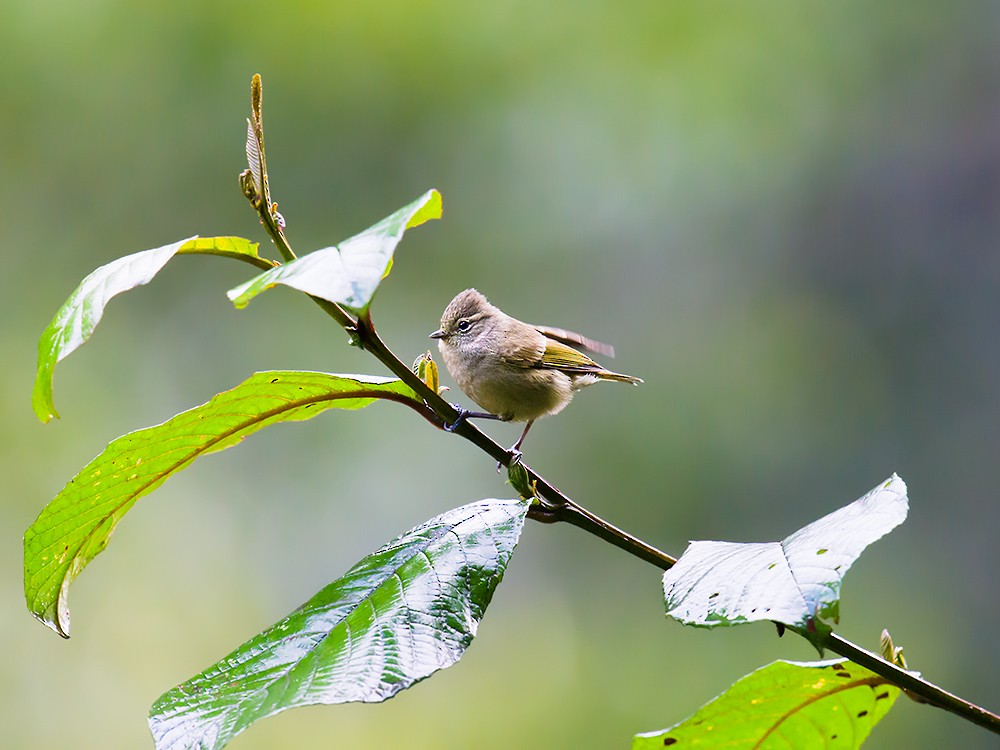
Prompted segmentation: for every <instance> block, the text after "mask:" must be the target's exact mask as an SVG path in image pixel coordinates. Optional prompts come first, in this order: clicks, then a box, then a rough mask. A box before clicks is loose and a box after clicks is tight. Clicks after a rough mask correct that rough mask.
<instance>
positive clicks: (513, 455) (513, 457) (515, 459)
mask: <svg viewBox="0 0 1000 750" xmlns="http://www.w3.org/2000/svg"><path fill="white" fill-rule="evenodd" d="M507 455H509V456H510V458H509V459H507V467H508V468H510V467H511V466H513V465H514V464H519V463H521V459H522V458H523V457H524V454H523V453H521V451H519V450H518V449H517V448H511V449H510V450H509V451H507ZM501 469H503V461H497V474H499V473H500V470H501Z"/></svg>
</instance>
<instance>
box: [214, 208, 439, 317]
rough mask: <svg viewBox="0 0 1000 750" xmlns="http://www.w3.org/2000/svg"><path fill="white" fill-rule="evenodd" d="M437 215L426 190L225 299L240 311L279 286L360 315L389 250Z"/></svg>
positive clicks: (386, 267)
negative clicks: (357, 230) (375, 220)
mask: <svg viewBox="0 0 1000 750" xmlns="http://www.w3.org/2000/svg"><path fill="white" fill-rule="evenodd" d="M440 216H441V194H440V193H438V191H437V190H429V191H427V192H426V193H424V195H422V196H421V197H420V198H418V199H417V200H415V201H413V203H410V204H409V205H408V206H404V207H403V208H401V209H399V210H398V211H396V212H395V213H394V214H392V215H391V216H388V217H386V218H385V219H383V220H382V221H380V222H378V223H377V224H375V225H374V226H371V227H369V228H368V229H366V230H365V231H363V232H361V233H360V234H357V235H355V236H354V237H351V238H350V239H347V240H344V241H343V242H341V243H340V245H336V246H334V247H328V248H324V249H323V250H317V251H316V252H313V253H309V254H308V255H303V256H302V257H300V258H297V259H296V260H293V261H291V262H289V263H286V264H285V265H283V266H279V267H277V268H274V269H272V270H270V271H265V272H264V273H262V274H260V275H259V276H257V277H255V278H253V279H251V280H250V281H248V282H247V283H245V284H242V285H241V286H238V287H236V288H235V289H231V290H230V291H229V299H231V300H232V301H233V304H234V305H236V307H238V308H243V307H246V305H247V304H248V303H249V302H250V300H252V299H253V298H254V297H256V296H257V295H258V294H260V293H261V292H263V291H265V290H267V289H270V288H272V287H273V286H275V285H276V284H283V285H285V286H289V287H291V288H292V289H297V290H299V291H300V292H305V293H306V294H311V295H312V296H314V297H320V298H321V299H325V300H327V301H328V302H334V303H336V304H338V305H342V306H343V307H345V308H347V309H349V310H352V311H354V312H356V313H362V312H364V311H365V310H366V309H367V308H368V305H369V304H370V303H371V300H372V297H373V296H374V294H375V291H376V290H377V289H378V286H379V283H381V281H382V279H383V278H385V277H386V276H387V275H388V274H389V271H390V269H391V268H392V254H393V251H394V250H395V249H396V245H398V244H399V241H400V240H401V239H402V238H403V233H404V232H405V231H406V230H407V229H410V228H411V227H416V226H419V225H420V224H423V223H424V222H425V221H428V220H430V219H437V218H440Z"/></svg>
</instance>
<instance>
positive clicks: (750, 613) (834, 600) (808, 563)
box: [663, 474, 907, 643]
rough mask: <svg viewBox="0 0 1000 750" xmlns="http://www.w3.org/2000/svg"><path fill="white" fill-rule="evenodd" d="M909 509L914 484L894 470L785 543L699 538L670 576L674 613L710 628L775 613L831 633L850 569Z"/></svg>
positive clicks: (812, 630) (809, 631) (803, 628)
mask: <svg viewBox="0 0 1000 750" xmlns="http://www.w3.org/2000/svg"><path fill="white" fill-rule="evenodd" d="M906 511H907V502H906V485H905V484H904V483H903V480H902V479H900V478H899V477H897V476H896V475H895V474H893V475H892V477H891V478H890V479H889V480H888V481H886V482H885V483H884V484H882V485H879V486H878V487H876V488H875V489H873V490H872V491H871V492H869V493H868V494H867V495H865V496H864V497H862V498H860V499H859V500H856V501H854V502H853V503H851V504H850V505H847V506H845V507H843V508H841V509H840V510H838V511H835V512H833V513H831V514H830V515H828V516H825V517H823V518H821V519H819V520H818V521H814V522H813V523H811V524H809V525H808V526H805V527H803V528H802V529H800V530H799V531H797V532H795V533H794V534H792V535H791V536H789V537H788V538H787V539H785V540H784V541H783V542H768V543H763V544H737V543H732V542H692V543H691V545H690V546H689V547H688V548H687V550H686V551H685V552H684V554H683V555H682V556H681V558H680V560H678V561H677V564H676V565H674V567H672V568H671V569H670V570H668V571H667V572H666V573H665V574H664V576H663V591H664V597H665V600H666V607H667V615H668V616H670V617H673V618H675V619H677V620H680V621H681V622H683V623H685V624H687V625H699V626H705V627H712V626H715V625H739V624H742V623H745V622H753V621H755V620H774V621H776V622H781V623H784V624H786V625H788V626H790V627H792V628H795V629H796V630H798V631H800V632H802V633H803V635H806V637H808V638H810V640H813V642H814V643H816V637H817V634H818V633H828V632H829V626H828V625H826V624H825V623H824V620H832V621H833V622H836V621H837V618H838V606H839V601H840V582H841V579H842V578H843V577H844V574H845V573H846V572H847V570H848V568H850V567H851V564H852V563H853V562H854V561H855V560H856V559H857V558H858V556H859V555H860V554H861V552H862V551H863V550H864V549H865V547H867V546H868V545H869V544H871V543H872V542H874V541H876V540H877V539H879V538H881V537H882V536H883V535H885V534H887V533H888V532H889V531H891V530H892V529H894V528H895V527H896V526H898V525H899V524H900V523H902V522H903V520H904V519H905V518H906Z"/></svg>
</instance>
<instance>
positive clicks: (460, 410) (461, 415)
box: [444, 404, 469, 432]
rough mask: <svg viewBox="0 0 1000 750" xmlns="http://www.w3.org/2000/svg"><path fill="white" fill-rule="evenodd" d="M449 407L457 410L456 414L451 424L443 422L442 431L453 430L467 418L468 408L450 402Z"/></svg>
mask: <svg viewBox="0 0 1000 750" xmlns="http://www.w3.org/2000/svg"><path fill="white" fill-rule="evenodd" d="M451 408H452V409H454V410H455V411H457V412H458V416H457V417H455V421H454V422H452V423H451V424H448V423H447V422H445V424H444V431H445V432H454V431H455V430H457V429H458V426H459V425H460V424H462V422H464V421H465V420H466V419H468V418H469V410H468V409H463V408H462V407H461V406H459V405H458V404H452V405H451Z"/></svg>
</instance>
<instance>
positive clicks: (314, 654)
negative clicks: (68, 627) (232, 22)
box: [149, 500, 528, 750]
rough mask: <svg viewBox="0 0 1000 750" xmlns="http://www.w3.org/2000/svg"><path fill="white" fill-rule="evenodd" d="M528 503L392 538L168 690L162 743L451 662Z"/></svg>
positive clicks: (378, 691)
mask: <svg viewBox="0 0 1000 750" xmlns="http://www.w3.org/2000/svg"><path fill="white" fill-rule="evenodd" d="M527 511H528V503H527V502H526V501H523V500H483V501H481V502H478V503H472V504H470V505H465V506H463V507H461V508H456V509H454V510H451V511H448V512H447V513H444V514H442V515H440V516H438V517H437V518H434V519H432V520H430V521H428V522H427V523H424V524H422V525H421V526H418V527H416V528H414V529H411V530H410V531H408V532H406V533H405V534H403V535H401V536H399V537H397V538H396V539H394V540H393V541H391V542H389V543H388V544H386V545H385V546H384V547H382V548H381V549H380V550H378V551H377V552H375V553H373V554H371V555H369V556H368V557H366V558H365V559H363V560H362V561H361V562H359V563H358V564H357V565H355V566H354V567H353V568H351V570H350V571H348V572H347V574H346V575H344V576H343V577H342V578H340V579H338V580H336V581H334V582H333V583H331V584H330V585H328V586H327V587H326V588H324V589H323V590H322V591H320V592H319V593H318V594H316V595H315V596H314V597H313V598H312V599H310V600H309V601H308V602H306V603H305V604H303V605H302V606H301V607H299V608H298V609H297V610H295V611H294V612H292V613H291V614H290V615H288V616H287V617H285V618H284V619H283V620H281V621H280V622H278V623H277V624H275V625H274V626H272V627H270V628H268V629H267V630H265V631H264V632H263V633H261V634H259V635H257V636H255V637H254V638H252V639H250V640H249V641H247V642H246V643H244V644H243V645H242V646H240V647H239V648H238V649H236V650H235V651H233V652H232V653H231V654H229V655H228V656H226V657H225V658H224V659H222V660H221V661H219V662H218V663H216V664H214V665H212V666H211V667H209V668H208V669H206V670H205V671H204V672H202V673H201V674H199V675H198V676H196V677H194V678H192V679H191V680H189V681H187V682H185V683H184V684H183V685H180V686H179V687H176V688H174V689H173V690H171V691H169V692H167V693H165V694H164V695H163V696H161V697H160V698H159V699H158V700H157V701H156V703H154V704H153V707H152V709H151V710H150V717H149V726H150V730H151V731H152V733H153V737H154V739H155V741H156V747H157V748H158V750H181V749H182V748H200V749H204V750H209V749H211V748H220V747H223V746H224V745H225V744H226V743H227V742H228V741H229V740H230V739H232V738H233V737H235V736H236V735H237V734H239V733H240V732H242V731H243V730H244V729H246V728H247V727H248V726H250V724H252V723H253V722H254V721H256V720H257V719H262V718H264V717H266V716H271V715H273V714H275V713H278V712H279V711H284V710H285V709H288V708H294V707H298V706H308V705H313V704H317V703H323V704H333V703H347V702H351V701H362V702H366V703H375V702H380V701H384V700H387V699H389V698H391V697H392V696H394V695H396V693H398V692H400V691H401V690H405V689H406V688H408V687H410V686H411V685H413V684H414V683H415V682H417V681H419V680H422V679H424V678H425V677H428V676H430V675H431V674H433V673H434V672H436V671H437V670H439V669H444V668H445V667H448V666H451V665H452V664H454V663H455V662H456V661H458V660H459V659H460V658H461V656H462V654H463V653H464V652H465V650H466V649H467V648H468V647H469V644H470V643H471V642H472V639H473V638H474V637H475V635H476V629H477V627H478V624H479V621H480V619H481V618H482V616H483V614H484V612H485V611H486V607H487V605H488V604H489V603H490V599H491V598H492V597H493V592H494V590H495V589H496V587H497V585H498V584H499V583H500V580H501V578H503V574H504V570H505V569H506V567H507V562H508V560H509V559H510V556H511V554H512V553H513V550H514V547H515V545H516V544H517V540H518V537H519V536H520V534H521V528H522V527H523V525H524V519H525V515H526V513H527ZM404 744H405V743H404Z"/></svg>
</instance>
